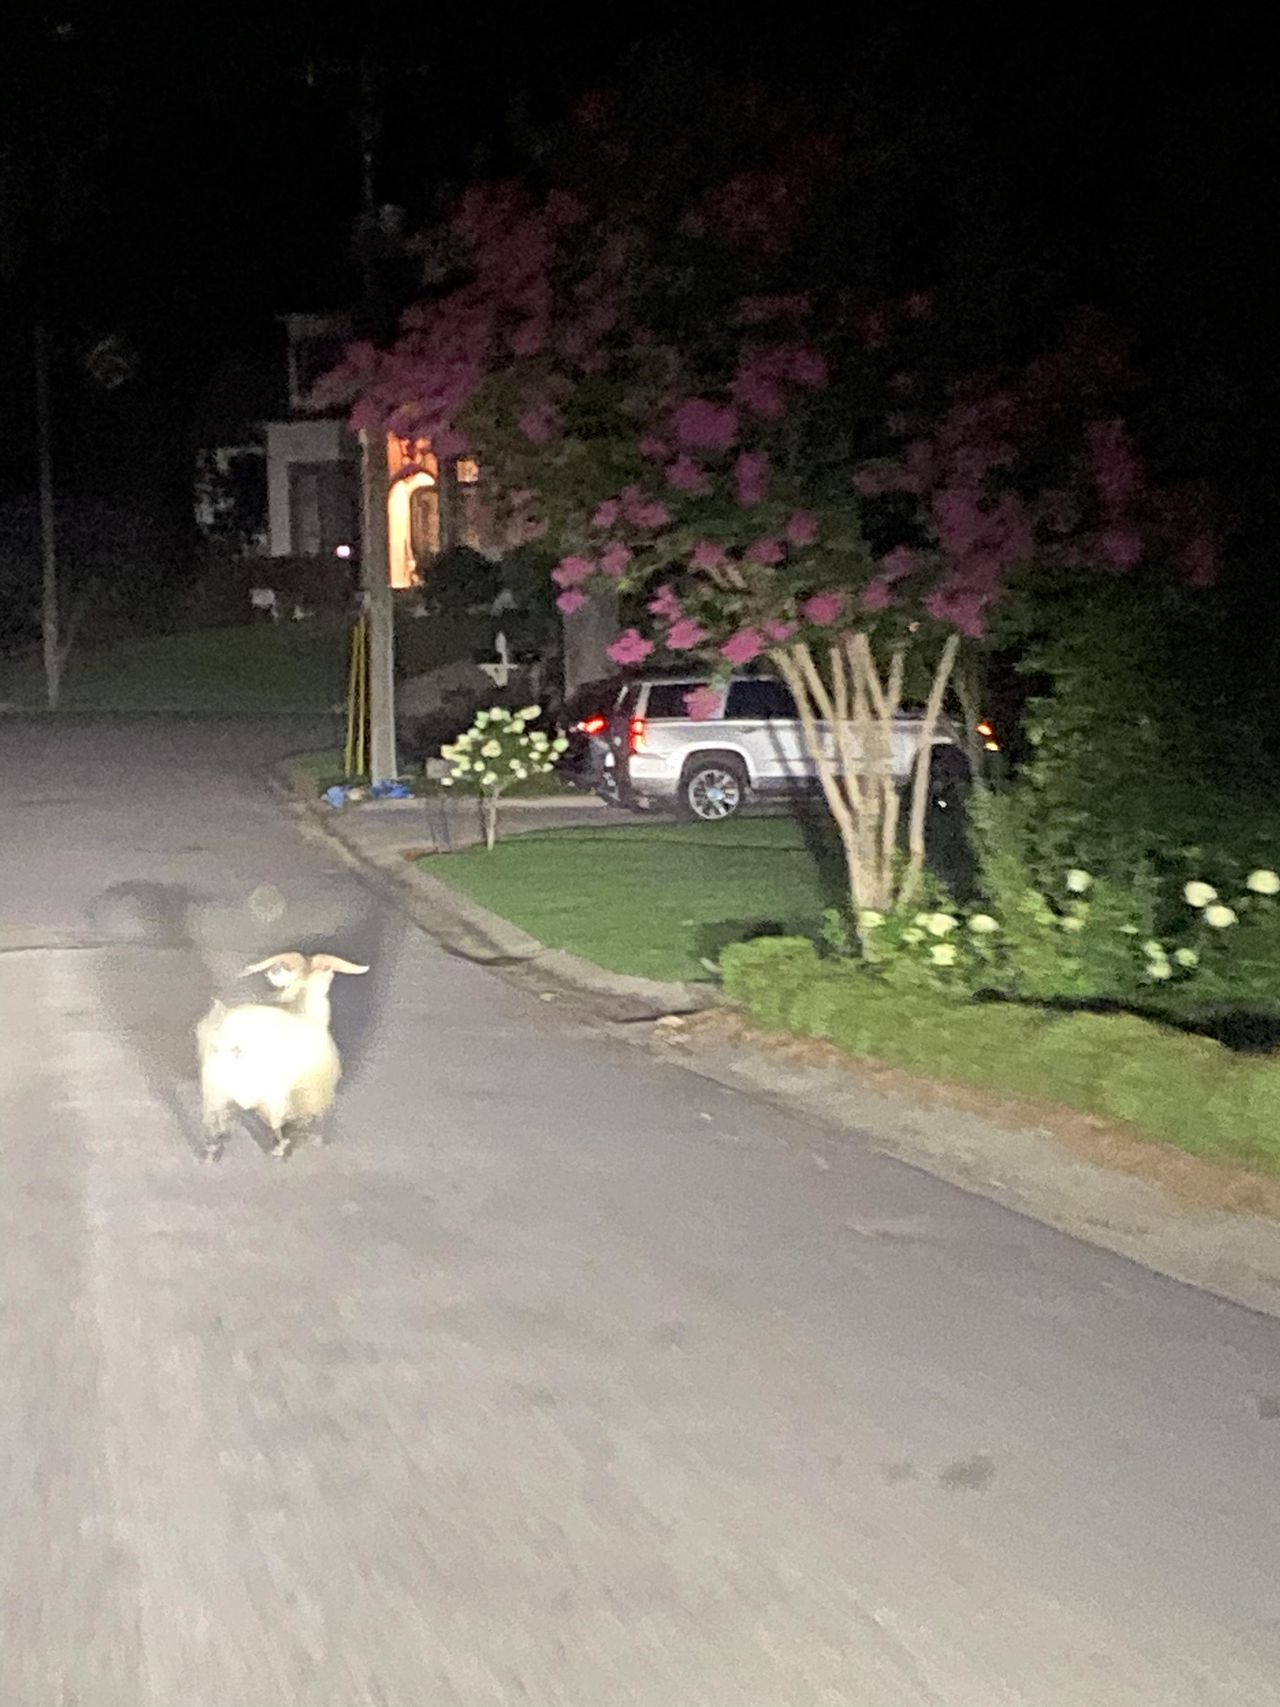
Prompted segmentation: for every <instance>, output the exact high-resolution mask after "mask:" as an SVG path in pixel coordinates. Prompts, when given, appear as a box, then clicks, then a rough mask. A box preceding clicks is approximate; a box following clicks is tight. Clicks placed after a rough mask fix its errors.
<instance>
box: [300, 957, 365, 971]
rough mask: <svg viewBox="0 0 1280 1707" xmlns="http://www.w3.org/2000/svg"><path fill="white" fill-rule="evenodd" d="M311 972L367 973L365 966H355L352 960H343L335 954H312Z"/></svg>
mask: <svg viewBox="0 0 1280 1707" xmlns="http://www.w3.org/2000/svg"><path fill="white" fill-rule="evenodd" d="M311 969H312V971H313V972H367V971H368V970H369V968H368V967H367V966H357V965H356V963H355V961H354V960H343V959H342V957H341V956H340V955H337V954H313V955H312V956H311Z"/></svg>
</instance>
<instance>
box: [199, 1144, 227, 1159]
mask: <svg viewBox="0 0 1280 1707" xmlns="http://www.w3.org/2000/svg"><path fill="white" fill-rule="evenodd" d="M201 1160H202V1161H205V1162H220V1161H221V1160H222V1145H221V1144H206V1145H205V1147H204V1155H203V1156H202V1157H201Z"/></svg>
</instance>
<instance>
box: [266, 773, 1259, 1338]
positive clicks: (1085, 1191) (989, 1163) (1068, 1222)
mask: <svg viewBox="0 0 1280 1707" xmlns="http://www.w3.org/2000/svg"><path fill="white" fill-rule="evenodd" d="M271 783H272V787H273V789H274V790H275V792H276V793H277V794H278V795H280V796H281V797H283V799H284V800H285V801H287V802H288V803H289V805H290V807H291V808H292V810H293V811H295V812H296V813H297V814H298V815H300V816H301V817H303V818H305V819H306V820H308V821H309V822H310V823H311V824H313V825H314V826H315V829H316V832H317V833H318V834H320V835H321V836H323V837H324V839H325V840H326V841H327V842H329V843H330V844H331V845H333V846H335V847H337V848H338V849H340V850H341V852H342V853H343V854H344V855H345V857H346V858H347V859H348V860H349V861H350V863H351V864H352V865H354V866H355V867H356V868H357V869H359V870H360V871H361V872H362V873H364V875H365V876H366V878H367V879H368V880H369V881H371V882H372V883H373V884H374V885H375V886H376V887H377V888H379V889H381V890H382V891H383V893H385V894H386V895H387V896H388V898H389V899H390V900H392V901H393V902H394V903H395V904H396V905H398V906H400V907H401V908H403V909H404V910H405V911H406V912H407V913H408V914H409V916H410V917H411V918H412V919H413V920H414V922H415V923H416V924H418V925H419V926H420V927H421V928H422V929H423V930H424V931H425V932H426V933H427V934H428V935H429V936H431V937H433V938H434V939H435V941H437V942H438V943H440V944H441V946H442V947H444V948H445V949H447V950H448V951H449V952H450V953H452V954H456V955H459V956H460V957H462V958H464V959H467V960H471V961H474V962H476V963H477V964H479V965H482V966H487V967H489V968H491V969H492V970H493V971H495V972H497V973H498V974H499V975H500V976H501V977H503V978H504V979H506V980H507V981H508V982H511V983H515V984H517V985H520V986H522V987H524V988H526V989H529V990H531V991H533V992H536V993H537V994H539V995H542V996H547V995H552V996H562V997H566V998H568V999H569V1000H570V1001H572V1002H574V1003H576V1004H577V1005H579V1006H580V1007H584V1008H586V1009H587V1010H588V1012H589V1016H590V1019H591V1020H592V1021H594V1022H596V1023H606V1024H607V1023H609V1022H613V1023H617V1024H620V1025H621V1027H622V1028H623V1029H622V1030H621V1031H620V1032H618V1033H615V1035H620V1036H622V1037H624V1038H625V1039H626V1040H627V1041H628V1042H630V1043H631V1044H632V1046H633V1047H637V1048H642V1049H645V1050H647V1051H648V1052H649V1054H650V1055H651V1056H653V1057H654V1058H656V1059H660V1060H663V1061H665V1062H667V1063H669V1064H671V1065H677V1066H682V1067H683V1068H684V1069H685V1070H686V1071H692V1072H695V1073H698V1074H700V1075H702V1076H703V1077H705V1078H707V1079H710V1080H712V1081H713V1082H715V1083H718V1084H722V1085H725V1086H727V1087H729V1088H731V1089H735V1090H738V1091H741V1092H743V1093H745V1094H748V1095H752V1096H757V1097H764V1098H765V1099H766V1100H768V1101H770V1102H772V1103H774V1104H775V1105H776V1106H778V1107H780V1108H782V1109H784V1110H786V1111H787V1112H788V1113H790V1114H792V1115H796V1114H798V1115H801V1116H805V1117H807V1118H809V1119H812V1120H814V1121H817V1122H819V1123H821V1124H822V1125H825V1126H827V1127H828V1128H830V1129H831V1130H832V1131H833V1132H834V1133H839V1134H841V1135H847V1134H854V1135H856V1136H858V1137H859V1138H860V1139H861V1140H862V1141H863V1142H865V1143H866V1144H868V1145H869V1147H870V1148H872V1149H874V1150H877V1151H880V1152H882V1153H883V1154H885V1155H890V1156H893V1157H895V1158H897V1159H898V1160H899V1161H902V1162H904V1163H906V1164H907V1165H908V1166H911V1167H917V1168H920V1169H921V1170H922V1171H924V1172H925V1173H928V1174H932V1175H933V1176H934V1177H935V1178H938V1179H943V1180H947V1181H949V1182H950V1183H951V1184H953V1185H957V1186H959V1187H960V1188H962V1189H963V1190H965V1191H971V1192H976V1193H977V1194H978V1195H979V1196H982V1197H988V1198H991V1199H993V1200H994V1201H995V1202H998V1203H1001V1204H1003V1205H1004V1206H1005V1207H1006V1208H1009V1209H1012V1210H1014V1211H1016V1212H1017V1213H1018V1214H1021V1215H1026V1216H1027V1217H1029V1218H1030V1219H1032V1220H1035V1221H1039V1222H1041V1223H1042V1224H1044V1225H1046V1226H1049V1227H1053V1228H1056V1229H1057V1230H1058V1231H1060V1232H1063V1233H1066V1234H1069V1235H1070V1236H1071V1237H1072V1238H1075V1239H1079V1240H1080V1241H1081V1242H1082V1243H1084V1244H1089V1245H1094V1246H1098V1247H1100V1248H1102V1249H1104V1250H1109V1251H1112V1252H1114V1253H1115V1254H1116V1255H1118V1256H1122V1257H1126V1258H1128V1259H1129V1260H1130V1261H1131V1262H1135V1263H1137V1264H1138V1265H1139V1266H1140V1267H1142V1268H1145V1269H1147V1270H1150V1271H1151V1272H1153V1273H1155V1274H1160V1275H1164V1276H1165V1277H1167V1278H1168V1279H1171V1280H1175V1281H1179V1282H1181V1283H1183V1284H1184V1285H1189V1286H1195V1287H1197V1288H1198V1289H1200V1290H1201V1291H1204V1292H1208V1293H1211V1294H1213V1295H1214V1296H1216V1297H1218V1298H1221V1299H1224V1300H1226V1301H1227V1302H1229V1303H1232V1304H1238V1305H1242V1306H1244V1307H1245V1308H1246V1309H1250V1310H1255V1311H1258V1312H1260V1313H1262V1314H1265V1315H1269V1316H1275V1317H1277V1318H1280V1221H1276V1220H1270V1219H1267V1218H1264V1217H1262V1216H1259V1215H1254V1214H1250V1213H1247V1212H1244V1211H1240V1210H1231V1211H1224V1210H1214V1211H1206V1210H1204V1209H1194V1208H1188V1207H1186V1206H1184V1205H1182V1204H1179V1203H1178V1202H1177V1201H1176V1200H1174V1199H1172V1198H1171V1197H1169V1196H1167V1195H1166V1194H1165V1193H1164V1192H1163V1191H1161V1190H1158V1189H1156V1188H1155V1187H1153V1186H1152V1185H1150V1184H1148V1183H1146V1182H1145V1181H1143V1180H1141V1179H1138V1178H1135V1177H1133V1176H1131V1175H1129V1174H1126V1173H1122V1172H1117V1171H1115V1170H1113V1169H1111V1168H1107V1167H1103V1166H1101V1165H1099V1164H1097V1163H1095V1162H1092V1161H1086V1160H1082V1159H1081V1158H1080V1157H1078V1156H1074V1155H1072V1154H1071V1153H1070V1152H1069V1151H1067V1150H1065V1149H1064V1148H1063V1147H1062V1146H1061V1145H1060V1144H1059V1143H1058V1142H1056V1141H1055V1140H1054V1138H1053V1136H1052V1134H1051V1133H1050V1132H1049V1131H1047V1130H1045V1129H1040V1130H1037V1129H1036V1128H1035V1125H1034V1119H1033V1118H1031V1117H1029V1118H1028V1121H1027V1123H1026V1124H1025V1125H1018V1126H1014V1125H1013V1124H1007V1125H1006V1124H1003V1123H997V1122H995V1121H993V1120H991V1119H989V1118H987V1117H986V1116H984V1115H979V1114H975V1113H974V1112H972V1111H971V1110H967V1109H965V1108H963V1107H958V1106H952V1105H949V1104H948V1103H947V1102H946V1098H945V1087H937V1086H933V1085H932V1084H930V1083H928V1082H924V1083H923V1084H922V1092H921V1097H920V1100H919V1101H916V1100H915V1099H913V1098H912V1097H911V1096H910V1095H909V1094H904V1095H897V1094H885V1093H884V1092H882V1091H880V1090H878V1089H876V1088H875V1087H874V1086H870V1085H867V1084H863V1083H859V1082H858V1080H857V1078H856V1076H854V1075H853V1074H852V1073H851V1072H849V1071H847V1070H839V1069H835V1068H832V1067H823V1066H815V1065H808V1064H806V1065H799V1064H795V1063H788V1062H785V1061H781V1060H779V1059H778V1058H776V1057H775V1056H774V1055H772V1054H771V1053H768V1052H767V1051H765V1050H763V1049H760V1048H752V1047H750V1046H749V1045H748V1046H745V1047H744V1046H742V1045H727V1044H723V1043H720V1044H710V1045H704V1044H701V1043H699V1042H698V1041H697V1040H696V1039H695V1038H692V1037H691V1038H690V1039H689V1044H690V1045H691V1047H687V1048H684V1049H679V1050H673V1048H672V1047H671V1046H672V1044H673V1043H676V1042H678V1041H681V1040H682V1037H683V1034H682V1032H681V1030H680V1026H679V1021H678V1020H675V1019H673V1018H672V1016H677V1015H685V1016H687V1015H695V1014H697V1013H699V1012H705V1011H707V1010H709V1009H712V1008H722V1009H724V1008H732V1006H733V1004H732V1003H731V1002H730V1001H729V1000H728V998H727V997H726V996H725V995H724V993H723V991H721V990H720V989H719V988H718V987H715V986H711V987H704V986H698V985H690V984H660V983H654V982H652V981H650V980H648V979H644V978H626V977H622V976H619V975H617V974H614V973H610V972H606V971H604V970H603V969H602V968H601V967H599V966H595V965H593V964H592V963H591V962H590V961H586V960H583V959H581V958H580V957H578V956H577V955H573V954H566V953H564V952H562V951H560V950H555V949H548V948H547V947H545V945H544V944H542V943H540V942H538V941H537V940H536V938H534V937H531V936H529V935H528V933H527V932H525V931H522V930H520V929H519V928H518V927H517V926H515V925H512V924H511V923H510V922H509V921H508V920H506V919H503V918H500V917H499V916H498V915H497V914H495V913H491V912H489V910H488V909H487V908H485V907H481V906H479V905H478V904H477V903H476V902H474V901H471V900H468V899H467V897H465V896H462V895H458V894H457V893H455V892H454V891H453V890H451V889H449V887H448V886H447V885H446V884H444V883H442V882H441V881H440V880H439V879H438V878H435V877H432V876H431V875H430V874H429V873H427V872H422V871H419V870H418V869H417V867H416V866H414V865H412V864H409V863H408V862H406V861H405V860H404V859H402V858H401V857H399V856H398V855H397V854H394V853H391V854H385V853H384V854H380V855H373V854H370V853H369V852H367V851H366V850H365V849H363V848H361V847H360V846H359V843H358V840H357V839H356V838H355V837H353V836H352V835H350V834H349V833H345V834H344V826H343V824H342V814H340V813H338V812H334V811H332V809H330V810H329V811H327V812H326V811H324V810H322V809H319V808H318V807H317V806H315V805H313V804H312V803H311V802H309V801H304V800H299V799H298V797H297V795H296V794H294V793H293V792H292V791H291V790H290V788H289V787H288V786H287V784H286V783H285V781H284V779H283V777H282V776H281V774H280V773H278V772H273V773H272V774H271ZM349 828H350V826H347V829H348V830H349ZM662 1020H666V1021H667V1022H668V1023H667V1024H666V1025H655V1024H653V1023H650V1024H648V1025H646V1024H644V1023H642V1022H645V1021H649V1022H654V1021H662ZM637 1022H641V1023H639V1024H637ZM770 1035H772V1034H770ZM850 1065H852V1064H850ZM1204 1165H1205V1166H1210V1165H1211V1164H1204Z"/></svg>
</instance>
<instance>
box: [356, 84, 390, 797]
mask: <svg viewBox="0 0 1280 1707" xmlns="http://www.w3.org/2000/svg"><path fill="white" fill-rule="evenodd" d="M378 128H379V127H378V110H377V101H376V98H375V90H374V80H373V64H372V60H371V58H370V56H369V54H367V53H366V54H365V55H364V57H363V59H362V60H361V63H360V200H361V214H362V230H361V236H360V241H361V243H362V253H361V256H360V260H361V282H362V285H363V290H364V311H365V316H366V318H367V320H368V322H369V324H370V326H371V327H377V325H378V320H379V314H378V309H379V292H378V280H377V263H376V257H375V254H374V247H373V230H374V221H375V219H376V217H377V208H376V205H375V201H374V161H375V158H376V154H377V144H378ZM387 477H388V469H387V435H386V433H385V431H382V430H381V429H380V430H378V431H376V432H374V431H371V430H369V429H367V428H366V429H363V430H362V431H361V433H360V496H361V504H360V584H361V589H362V591H363V594H364V607H365V612H366V615H367V616H368V619H369V780H370V782H374V783H376V782H394V781H395V778H396V776H397V773H398V770H399V767H398V765H397V763H396V689H395V651H396V624H395V601H394V600H393V599H392V596H391V565H390V558H389V552H388V541H387V483H388V479H387Z"/></svg>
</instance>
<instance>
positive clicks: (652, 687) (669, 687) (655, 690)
mask: <svg viewBox="0 0 1280 1707" xmlns="http://www.w3.org/2000/svg"><path fill="white" fill-rule="evenodd" d="M697 686H698V683H697V682H650V683H649V702H648V704H647V705H646V706H645V708H644V714H645V716H646V717H650V718H654V717H688V715H689V707H688V706H687V705H686V704H685V700H686V699H687V698H688V696H689V695H690V694H691V693H692V692H693V690H694V689H695V688H696V687H697Z"/></svg>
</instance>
